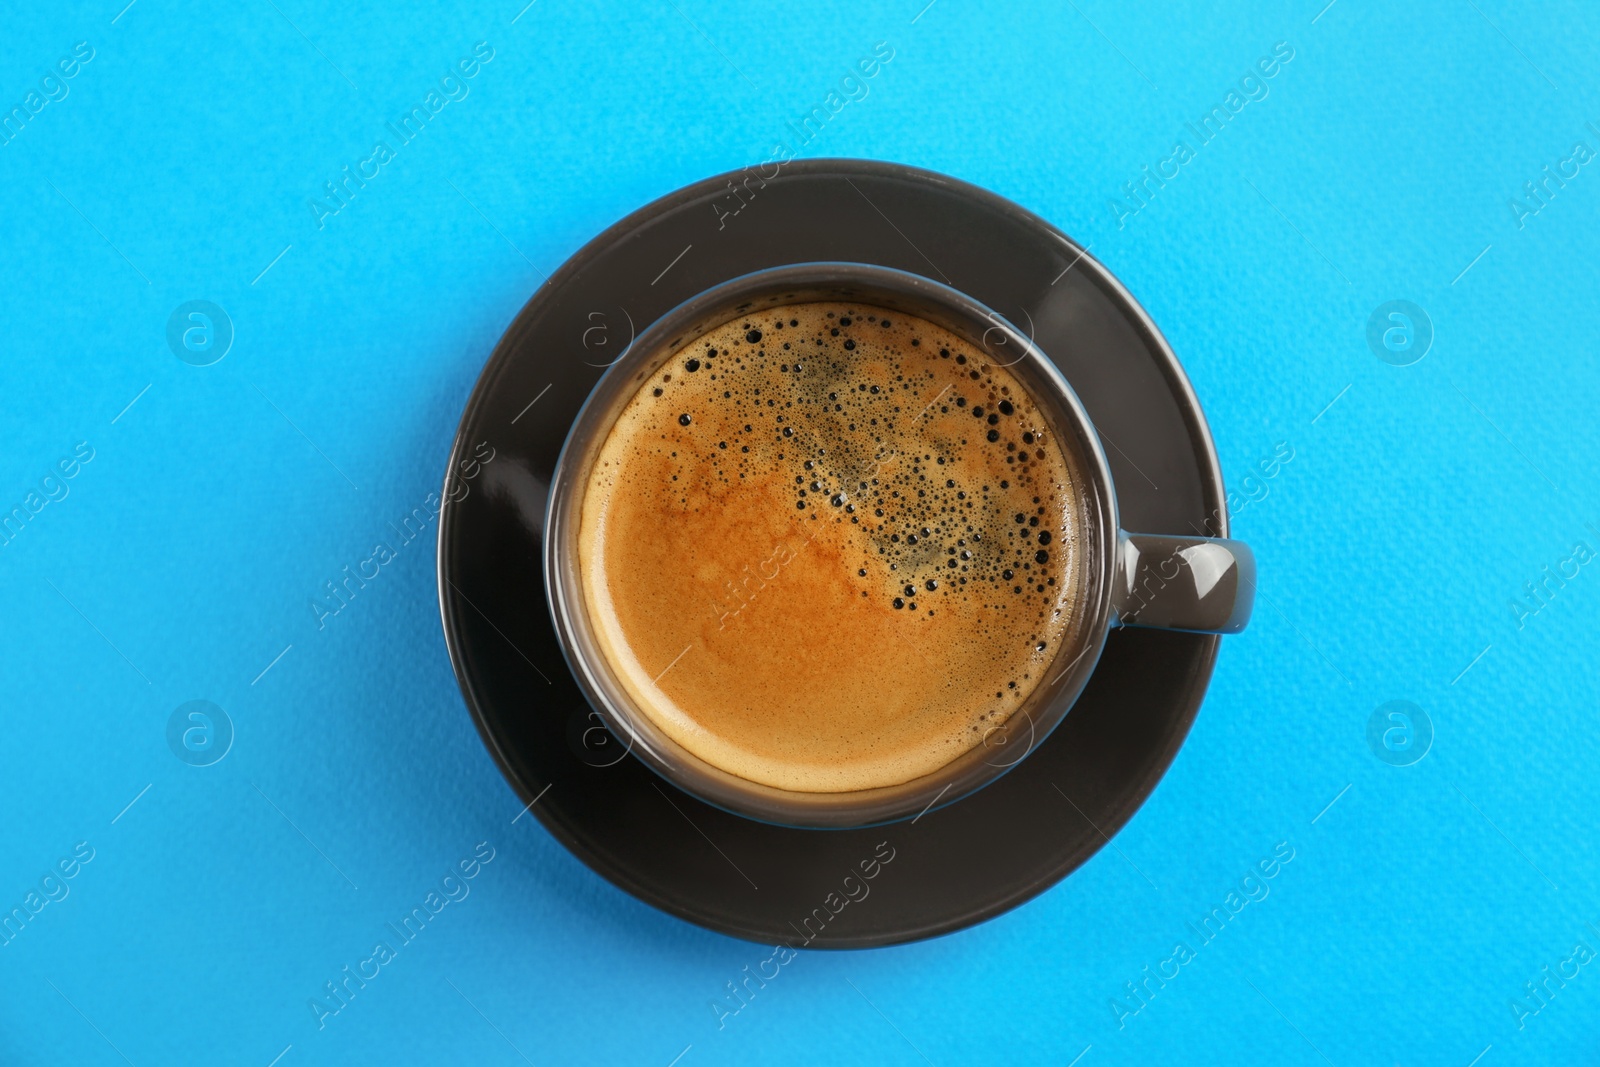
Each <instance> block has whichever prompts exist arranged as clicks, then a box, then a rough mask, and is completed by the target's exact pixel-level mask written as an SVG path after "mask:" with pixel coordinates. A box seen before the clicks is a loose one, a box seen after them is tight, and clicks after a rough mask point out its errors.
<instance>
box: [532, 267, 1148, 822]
mask: <svg viewBox="0 0 1600 1067" xmlns="http://www.w3.org/2000/svg"><path fill="white" fill-rule="evenodd" d="M816 300H839V301H846V302H850V301H853V302H858V303H861V304H864V305H869V306H877V307H885V308H887V309H889V310H897V311H900V312H901V313H904V314H910V315H915V316H917V317H919V318H923V319H925V320H927V321H931V322H934V323H936V324H937V325H940V326H944V327H945V328H947V329H951V330H952V332H954V333H956V334H957V335H958V336H962V337H964V338H966V339H968V340H969V341H972V342H973V343H974V344H976V345H978V346H979V347H980V348H985V349H991V346H994V347H1003V348H1006V349H1007V350H1008V352H1009V351H1010V350H1011V347H1012V346H1014V347H1015V349H1016V350H1017V351H1019V352H1020V353H1021V354H1020V355H1018V356H1016V358H1014V359H1012V360H1011V361H1010V362H1009V363H1004V364H1001V365H1002V366H1006V367H1007V368H1008V369H1010V370H1012V372H1013V373H1017V374H1018V376H1019V377H1021V378H1022V379H1023V383H1024V385H1025V387H1027V388H1028V389H1029V391H1030V393H1031V394H1032V395H1033V397H1034V399H1035V400H1036V401H1037V402H1038V403H1039V404H1040V407H1041V410H1042V411H1043V412H1044V413H1045V414H1046V416H1047V417H1048V418H1050V419H1051V421H1052V422H1053V423H1055V426H1054V428H1055V429H1056V431H1057V432H1058V433H1060V434H1061V435H1062V437H1063V439H1064V440H1065V442H1066V443H1067V447H1066V448H1064V449H1063V451H1064V452H1065V453H1066V456H1067V460H1068V463H1069V466H1071V467H1072V468H1073V470H1072V474H1073V476H1074V477H1075V479H1076V480H1077V481H1078V482H1079V485H1080V489H1081V491H1080V493H1079V502H1078V503H1079V508H1080V512H1081V514H1080V515H1079V520H1080V524H1081V527H1082V529H1083V530H1084V547H1083V551H1082V552H1081V553H1080V560H1079V569H1080V575H1079V589H1080V594H1079V597H1078V603H1077V604H1076V605H1075V607H1074V610H1077V611H1079V612H1080V613H1081V614H1082V616H1083V621H1082V622H1081V623H1080V624H1079V625H1078V626H1076V627H1075V628H1074V629H1073V631H1072V633H1073V640H1071V641H1069V642H1067V643H1065V644H1064V645H1063V647H1062V648H1060V649H1058V650H1057V653H1056V656H1055V657H1054V658H1052V660H1051V661H1050V668H1049V671H1047V675H1048V674H1049V673H1054V674H1055V677H1054V678H1053V679H1052V680H1051V681H1048V682H1041V684H1040V686H1039V687H1037V688H1036V689H1035V690H1034V691H1033V693H1031V694H1030V695H1029V697H1028V698H1027V699H1026V700H1025V701H1024V703H1023V705H1022V706H1021V707H1020V708H1018V709H1017V710H1016V711H1014V712H1013V713H1012V715H1011V716H1010V717H1009V718H1008V719H1007V720H1006V722H1005V723H1004V724H1002V725H1001V726H999V727H995V728H992V730H991V731H990V733H988V734H986V735H985V738H984V741H983V742H982V743H980V744H979V745H977V746H975V747H974V748H972V749H970V750H968V751H967V752H966V753H964V754H963V755H961V756H958V757H956V759H954V760H952V761H950V762H949V763H946V764H944V765H942V766H941V767H939V768H938V769H936V770H934V771H932V772H929V773H928V774H926V775H923V776H921V777H918V778H915V779H912V780H910V781H908V782H904V783H901V784H898V785H893V786H882V787H875V788H872V789H865V790H852V791H845V792H802V791H797V790H788V789H781V788H778V787H774V786H768V785H763V784H761V783H757V782H752V781H750V780H748V779H745V778H741V777H738V776H736V775H733V774H731V773H729V772H727V771H725V770H722V769H721V768H719V767H717V766H715V765H713V764H711V763H709V762H707V761H705V760H703V759H701V758H699V757H698V756H696V755H694V754H693V753H691V752H689V751H688V750H687V749H685V748H683V747H682V746H681V745H679V744H678V743H677V742H676V741H674V740H672V739H671V738H670V737H668V736H667V735H666V734H665V732H664V731H662V730H661V729H660V728H659V727H658V726H656V725H655V723H654V722H653V721H652V720H651V719H650V717H649V716H648V714H646V713H644V712H642V711H640V710H639V709H638V708H637V707H635V706H634V702H633V701H632V699H631V697H630V696H629V695H628V693H627V691H626V690H625V689H624V688H623V687H622V685H621V684H620V683H619V682H618V681H617V679H616V677H615V674H614V673H613V671H612V669H611V667H610V665H609V663H607V662H606V659H605V656H604V654H603V653H602V652H600V651H599V650H598V649H597V648H596V647H595V644H594V641H593V638H592V629H593V624H592V620H591V618H590V615H589V612H588V608H587V606H586V603H585V601H584V595H583V589H582V583H581V580H580V579H579V577H578V570H577V562H576V550H575V549H576V536H577V527H578V518H579V510H580V508H581V503H582V498H583V491H584V486H585V483H586V474H587V470H588V466H587V461H588V460H590V459H592V458H593V454H594V453H595V452H597V451H598V449H599V447H600V445H601V444H603V442H604V440H605V438H606V436H607V434H608V432H609V429H610V427H611V425H612V424H613V423H614V421H615V418H616V415H617V414H618V413H619V412H620V409H621V407H623V406H625V404H626V403H627V402H628V400H630V399H631V398H632V397H633V395H634V393H635V391H636V390H637V388H638V384H639V383H640V382H642V381H643V380H644V378H645V377H647V376H648V375H650V374H652V373H653V372H654V371H655V369H657V368H658V367H659V366H660V365H661V364H663V363H665V362H666V361H667V360H668V359H670V358H671V357H672V355H673V354H674V353H676V352H677V351H678V350H680V349H681V348H682V347H683V346H684V345H686V344H689V343H691V342H692V341H693V340H695V339H696V338H697V337H699V336H701V335H703V334H704V333H705V332H707V331H708V330H710V329H713V328H715V327H717V326H719V325H721V324H723V323H725V322H727V321H728V320H729V319H731V318H735V317H738V315H740V314H741V313H744V312H748V311H749V310H751V309H752V308H753V307H755V306H757V305H758V304H762V305H763V306H765V307H779V306H784V305H789V304H795V303H802V302H809V301H816ZM979 327H982V328H981V330H980V329H979ZM991 335H993V336H994V340H991ZM1019 372H1020V373H1019ZM1118 530H1119V522H1118V513H1117V504H1116V492H1115V483H1114V481H1113V479H1112V476H1111V471H1110V466H1109V463H1108V462H1107V460H1106V456H1105V454H1104V452H1103V450H1102V449H1101V447H1100V441H1099V436H1098V434H1097V433H1096V432H1095V430H1094V426H1093V423H1092V422H1091V421H1090V419H1089V416H1088V413H1087V411H1086V410H1085V409H1084V407H1083V404H1082V402H1081V401H1080V400H1079V399H1078V397H1077V394H1076V393H1075V392H1074V391H1073V390H1072V387H1071V385H1070V384H1069V383H1068V382H1067V380H1066V378H1065V377H1064V376H1063V375H1062V374H1061V371H1060V370H1059V368H1057V367H1056V365H1055V364H1054V363H1053V362H1052V361H1051V360H1050V358H1049V357H1048V356H1047V355H1045V354H1044V352H1043V351H1042V350H1041V349H1040V348H1039V347H1038V345H1036V344H1035V343H1034V342H1033V340H1032V338H1031V337H1029V336H1028V335H1027V334H1025V333H1023V332H1022V331H1021V330H1019V329H1018V328H1017V327H1016V326H1015V325H1014V324H1012V323H1011V322H1009V321H1008V320H1006V319H1005V318H1004V317H1003V316H1001V315H999V314H998V313H997V312H995V311H994V310H993V309H991V308H989V307H987V306H986V305H984V304H983V303H981V302H979V301H978V300H976V299H975V298H973V297H971V296H968V295H967V294H965V293H963V292H961V291H960V290H958V289H955V288H953V287H951V286H949V285H945V284H943V283H941V282H937V281H934V280H932V279H929V278H926V277H923V276H921V275H918V274H914V273H911V272H908V271H902V270H898V269H895V268H891V267H882V266H877V265H874V264H865V263H848V262H837V261H824V262H811V263H795V264H788V265H784V266H778V267H769V268H765V269H762V270H757V271H754V272H751V273H749V274H745V275H741V276H738V277H735V278H732V279H729V280H727V281H724V282H721V283H719V284H717V285H714V286H712V287H710V288H708V289H706V290H704V291H702V292H700V293H698V294H696V295H695V296H692V297H690V298H689V299H688V300H685V301H683V302H682V303H680V304H679V305H677V306H676V307H674V308H672V309H670V310H669V311H667V312H666V313H664V314H663V315H661V316H660V317H659V318H658V319H656V320H655V322H653V323H652V324H650V326H648V327H647V328H646V329H644V330H643V331H641V332H640V333H639V334H638V335H637V337H636V338H635V339H634V341H633V344H632V345H631V346H630V348H629V350H628V352H627V353H625V354H624V356H623V357H622V358H620V359H619V360H618V361H616V362H615V363H614V364H613V365H611V366H610V367H608V368H607V369H606V371H605V373H604V374H603V375H602V376H601V378H600V379H599V381H598V382H596V384H595V386H594V388H593V389H592V390H591V391H590V393H589V395H588V397H587V398H586V399H585V401H584V403H583V405H582V407H581V408H580V409H579V411H578V414H577V416H576V417H575V418H574V419H573V422H572V425H571V426H570V427H569V429H568V432H567V435H566V438H565V440H564V442H563V445H562V448H561V452H560V455H559V456H558V458H557V460H556V465H555V468H554V470H553V472H552V475H551V480H550V485H549V494H548V498H547V501H546V509H545V523H544V530H543V534H544V537H543V546H542V551H543V563H544V566H543V572H544V584H545V595H546V602H547V605H548V607H549V609H550V612H551V619H552V621H553V623H554V627H555V631H556V636H557V643H558V645H559V646H560V648H561V652H562V656H563V658H564V659H565V660H566V662H567V665H568V667H569V668H570V669H571V670H572V673H573V676H574V678H575V679H576V680H577V682H578V684H579V687H580V689H582V690H583V693H584V696H585V698H586V699H587V700H588V702H589V704H590V705H591V707H593V708H594V710H595V711H596V712H597V713H598V714H599V715H600V717H601V720H602V721H603V722H604V723H605V724H606V726H607V728H608V729H610V731H611V732H612V733H613V735H614V736H616V737H617V738H618V739H619V740H621V741H624V742H625V745H626V751H627V752H631V753H632V754H634V755H635V756H637V757H639V759H640V760H641V762H643V763H644V764H645V765H646V766H647V767H649V768H650V769H651V770H652V771H654V772H655V773H656V774H658V775H659V776H661V777H663V778H665V779H666V780H667V781H669V782H671V783H672V784H674V785H675V786H677V787H678V788H680V789H682V790H684V791H685V792H688V793H690V794H691V795H693V796H696V797H698V798H699V799H701V800H703V801H705V802H707V803H709V804H712V805H714V806H716V807H719V808H721V809H723V810H725V811H729V812H732V813H734V814H737V815H741V816H745V817H747V818H752V819H756V820H759V821H763V822H769V823H776V824H779V825H787V826H796V827H803V828H817V829H824V828H855V827H864V826H872V825H878V824H882V823H888V822H894V821H897V820H900V819H904V818H907V817H910V816H913V815H915V816H917V817H919V818H920V814H925V813H926V812H927V811H929V810H932V809H933V808H935V807H943V806H946V805H948V804H952V803H955V802H956V801H958V800H960V799H961V798H963V797H965V796H968V795H970V794H971V793H973V792H976V791H977V790H979V789H981V788H983V787H984V786H986V785H988V784H990V783H992V782H994V781H996V780H997V779H999V778H1000V777H1002V776H1003V775H1004V774H1005V773H1006V772H1007V771H1009V770H1010V769H1011V768H1012V767H1014V766H1016V765H1017V764H1019V763H1021V762H1022V760H1023V759H1024V758H1025V757H1026V756H1027V754H1028V753H1029V752H1031V751H1032V750H1033V749H1034V748H1035V747H1037V746H1038V745H1039V744H1040V743H1042V742H1043V741H1044V739H1045V738H1046V737H1048V736H1049V734H1050V732H1051V731H1053V730H1054V729H1055V727H1056V726H1058V725H1059V724H1060V722H1061V721H1062V720H1063V719H1065V717H1066V715H1067V713H1068V712H1069V711H1070V710H1071V708H1072V705H1073V704H1074V703H1076V701H1077V698H1078V696H1079V695H1080V694H1081V693H1082V691H1083V688H1084V686H1085V685H1086V684H1087V683H1088V679H1089V676H1090V675H1091V674H1092V672H1093V669H1094V667H1095V665H1096V663H1097V662H1098V661H1099V658H1100V654H1101V651H1102V650H1103V648H1104V646H1105V641H1106V637H1107V635H1108V633H1109V631H1110V629H1111V627H1112V625H1113V622H1114V619H1113V611H1112V598H1111V590H1112V585H1113V581H1114V572H1115V567H1116V557H1117V551H1116V549H1117V539H1118ZM1069 655H1070V658H1069ZM1063 659H1066V660H1067V662H1066V665H1065V666H1064V667H1062V666H1061V663H1062V660H1063ZM992 739H997V740H993V741H992ZM1015 744H1022V745H1023V752H1022V754H1021V755H1018V756H1014V757H1013V756H1010V755H1009V751H1010V750H1009V749H1007V746H1008V745H1009V746H1013V748H1014V745H1015ZM1001 750H1005V751H1006V755H1005V758H1004V759H1002V760H999V761H997V760H996V759H995V758H994V757H995V756H997V755H1000V753H1001ZM919 813H920V814H919Z"/></svg>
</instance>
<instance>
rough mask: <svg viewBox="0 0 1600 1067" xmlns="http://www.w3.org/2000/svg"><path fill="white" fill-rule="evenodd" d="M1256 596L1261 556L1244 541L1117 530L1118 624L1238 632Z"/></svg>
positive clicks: (1115, 597) (1115, 603)
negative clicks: (1257, 559) (1257, 557)
mask: <svg viewBox="0 0 1600 1067" xmlns="http://www.w3.org/2000/svg"><path fill="white" fill-rule="evenodd" d="M1255 598H1256V558H1255V555H1254V554H1253V553H1252V552H1251V551H1250V546H1249V545H1247V544H1245V543H1244V542H1243V541H1230V540H1227V539H1225V538H1220V537H1172V536H1168V535H1165V534H1131V533H1120V534H1118V536H1117V573H1116V579H1115V582H1114V584H1113V588H1112V593H1111V606H1112V610H1113V611H1114V613H1115V618H1116V624H1117V625H1118V626H1140V627H1148V628H1151V629H1161V630H1189V631H1193V632H1195V633H1204V634H1236V633H1238V632H1239V631H1240V630H1243V629H1244V628H1245V624H1246V623H1248V622H1249V621H1250V609H1251V607H1252V605H1253V604H1254V603H1255Z"/></svg>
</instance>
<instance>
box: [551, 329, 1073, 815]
mask: <svg viewBox="0 0 1600 1067" xmlns="http://www.w3.org/2000/svg"><path fill="white" fill-rule="evenodd" d="M1083 522H1084V520H1083V517H1082V511H1081V503H1080V499H1079V495H1078V492H1077V490H1076V489H1075V487H1074V483H1073V478H1072V467H1071V464H1070V463H1069V460H1068V457H1067V455H1066V454H1065V453H1064V451H1063V448H1062V445H1061V443H1060V442H1059V441H1057V440H1056V438H1055V435H1054V433H1053V431H1052V430H1051V429H1050V427H1049V424H1048V422H1047V420H1046V419H1045V418H1044V417H1043V416H1042V415H1041V413H1040V411H1039V408H1038V406H1037V405H1036V404H1035V402H1034V400H1033V398H1032V397H1031V396H1030V395H1029V394H1028V393H1027V392H1026V391H1025V390H1024V388H1023V387H1022V385H1021V384H1020V383H1019V382H1018V380H1017V379H1016V378H1015V377H1014V376H1013V375H1012V374H1011V373H1010V372H1009V371H1008V370H1006V369H1005V368H1004V367H1001V366H997V365H995V364H994V363H993V362H991V359H990V357H988V356H987V355H985V354H984V353H983V351H982V350H981V349H978V348H976V347H974V346H972V345H971V344H968V343H967V342H965V341H962V340H960V339H959V338H957V337H956V336H955V335H954V334H952V333H950V332H948V331H946V330H944V329H943V328H941V327H938V326H935V325H933V324H931V323H929V322H926V321H924V320H921V319H916V318H911V317H908V316H906V315H903V314H900V313H898V312H893V311H885V310H883V309H880V308H874V307H869V306H861V305H852V304H842V303H809V304H797V305H791V306H787V307H778V308H772V309H770V310H767V311H764V312H761V313H755V314H750V315H748V316H746V317H741V318H738V319H735V320H733V321H730V322H728V323H726V324H724V325H722V326H720V327H718V328H716V329H714V330H712V331H711V332H709V333H707V334H706V335H704V336H703V337H701V338H699V339H698V340H696V341H694V342H693V343H691V344H689V345H687V346H685V347H684V348H683V349H682V350H680V351H678V352H676V353H674V354H673V355H672V357H671V358H670V359H668V360H667V361H666V362H665V363H664V364H663V365H662V366H661V367H660V368H659V369H657V370H656V371H655V372H654V374H652V375H651V376H650V377H649V378H648V379H647V380H645V381H644V383H643V384H642V385H641V386H640V388H639V390H638V392H637V393H636V395H635V396H634V397H633V398H632V400H631V401H630V402H629V403H628V405H627V406H626V408H625V409H624V410H623V412H622V414H621V416H620V417H619V418H618V419H617V421H616V423H615V424H614V425H613V427H612V428H611V431H610V434H609V436H608V437H607V439H606V441H605V443H604V444H603V446H602V447H601V449H600V451H599V453H598V456H597V458H596V460H595V462H594V464H593V466H592V468H591V470H590V473H589V477H588V482H587V485H586V486H585V487H584V495H583V503H582V518H581V532H580V536H579V543H578V566H579V571H580V575H581V579H582V583H583V589H584V598H585V600H586V603H587V607H588V611H589V615H590V618H591V620H592V621H593V623H594V624H595V625H594V628H595V630H596V632H597V636H598V640H599V642H600V645H601V648H602V650H603V652H604V654H605V656H606V658H607V661H608V662H609V663H610V665H611V666H612V669H613V670H614V671H615V673H616V674H617V676H618V678H619V679H620V680H621V682H622V684H623V686H624V687H625V688H626V690H627V691H628V693H629V694H630V695H631V696H632V698H633V700H634V702H635V703H636V704H637V705H638V707H639V708H640V710H641V711H642V712H644V713H645V714H646V715H648V716H649V718H650V719H651V720H652V721H653V722H654V723H655V724H656V725H657V726H658V727H659V728H660V729H661V730H662V731H664V732H665V733H666V734H667V735H668V736H669V737H671V738H672V739H673V740H674V741H676V742H677V743H678V744H680V745H682V746H683V747H684V748H686V749H688V750H689V751H690V752H692V753H694V754H695V755H696V756H698V757H699V758H701V759H703V760H705V761H706V762H707V763H710V764H712V765H714V766H716V767H719V768H721V769H722V770H724V771H727V772H729V773H732V774H735V775H738V776H740V777H742V778H745V779H747V780H750V781H753V782H759V783H763V784H766V785H771V786H776V787H779V788H784V789H790V790H799V791H805V792H839V791H847V790H857V789H868V788H873V787H878V786H889V785H896V784H899V783H902V782H906V781H909V780H911V779H913V778H917V777H919V776H921V775H924V774H927V773H929V772H931V771H934V770H937V769H938V768H940V767H942V766H944V765H945V764H947V763H949V762H950V761H951V760H952V759H955V758H956V757H958V756H960V755H961V754H962V753H964V752H967V751H968V750H970V749H972V748H973V747H974V746H976V745H979V744H982V743H983V741H984V738H985V735H986V734H987V733H988V732H989V731H990V730H992V729H993V728H994V727H995V726H997V725H999V724H1001V723H1003V722H1005V721H1006V720H1007V719H1008V718H1009V717H1010V716H1011V715H1012V714H1013V712H1014V711H1015V710H1016V709H1017V708H1019V707H1020V706H1022V704H1023V702H1024V701H1025V700H1026V699H1027V697H1028V696H1029V694H1030V693H1032V692H1033V690H1034V689H1035V687H1037V686H1038V685H1039V684H1040V682H1041V681H1043V680H1045V679H1044V676H1043V672H1044V671H1045V669H1046V668H1047V667H1048V666H1049V664H1050V663H1051V661H1052V660H1053V659H1054V656H1055V652H1056V650H1057V649H1058V648H1059V647H1060V646H1061V644H1062V643H1063V642H1064V641H1066V640H1068V639H1069V637H1070V634H1071V632H1072V628H1073V625H1074V621H1075V620H1074V618H1073V615H1074V605H1075V604H1076V603H1077V596H1078V584H1079V581H1080V578H1079V575H1080V571H1081V569H1082V568H1081V559H1080V554H1081V553H1082V552H1083V551H1084V547H1083V546H1082V545H1081V543H1080V535H1081V532H1082V530H1083Z"/></svg>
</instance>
